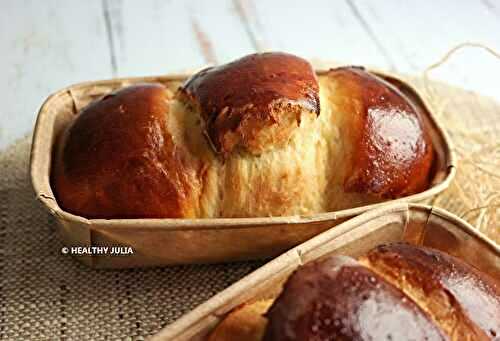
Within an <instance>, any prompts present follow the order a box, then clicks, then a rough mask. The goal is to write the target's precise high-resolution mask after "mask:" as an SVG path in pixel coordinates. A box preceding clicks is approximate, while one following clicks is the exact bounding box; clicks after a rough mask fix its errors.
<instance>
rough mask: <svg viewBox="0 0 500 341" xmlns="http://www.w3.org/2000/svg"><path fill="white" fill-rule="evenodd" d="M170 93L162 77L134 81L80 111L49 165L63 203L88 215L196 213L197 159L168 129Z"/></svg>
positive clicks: (151, 216)
mask: <svg viewBox="0 0 500 341" xmlns="http://www.w3.org/2000/svg"><path fill="white" fill-rule="evenodd" d="M170 97H171V96H170V94H169V92H168V91H167V90H166V88H165V87H164V86H162V85H159V84H140V85H135V86H130V87H127V88H124V89H122V90H119V91H117V92H115V93H113V94H110V95H107V96H105V97H103V98H102V99H100V100H98V101H96V102H93V103H91V104H90V105H89V106H87V107H86V108H84V109H83V110H82V111H81V112H80V113H79V115H78V116H77V118H76V119H75V121H74V122H73V123H72V125H71V126H70V127H69V128H68V129H67V131H66V132H65V134H64V136H63V138H62V141H61V142H60V149H59V152H58V154H57V155H56V160H55V165H54V168H55V169H54V173H53V183H54V184H55V186H54V187H55V192H56V196H57V200H58V203H59V204H60V205H61V207H62V208H64V209H65V210H67V211H69V212H71V213H74V214H78V215H82V216H85V217H88V218H159V217H192V216H194V205H195V203H196V202H197V197H198V195H199V194H198V193H199V190H200V186H201V185H200V182H199V179H198V175H197V172H198V169H199V167H200V165H199V162H198V161H196V160H193V159H192V158H190V157H189V155H188V153H186V151H185V150H184V149H183V148H182V147H181V146H179V145H178V144H176V142H175V141H174V139H173V137H172V135H171V134H170V133H169V132H168V129H167V123H168V118H169V100H170Z"/></svg>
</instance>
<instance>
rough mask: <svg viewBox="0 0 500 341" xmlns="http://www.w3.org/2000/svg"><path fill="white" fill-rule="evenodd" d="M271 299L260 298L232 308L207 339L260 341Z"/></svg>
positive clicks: (218, 340) (215, 340)
mask: <svg viewBox="0 0 500 341" xmlns="http://www.w3.org/2000/svg"><path fill="white" fill-rule="evenodd" d="M272 303H273V300H260V301H256V302H253V303H249V304H244V305H242V306H240V307H239V308H236V309H234V310H233V311H232V312H231V313H229V315H227V316H226V317H225V318H224V320H222V322H221V323H219V324H218V325H217V327H216V328H215V329H214V331H213V332H212V333H211V334H210V336H209V337H208V341H235V340H238V341H260V340H262V337H263V335H264V332H265V330H266V324H267V319H266V318H265V317H264V314H265V313H266V312H267V310H268V309H269V307H270V306H271V304H272Z"/></svg>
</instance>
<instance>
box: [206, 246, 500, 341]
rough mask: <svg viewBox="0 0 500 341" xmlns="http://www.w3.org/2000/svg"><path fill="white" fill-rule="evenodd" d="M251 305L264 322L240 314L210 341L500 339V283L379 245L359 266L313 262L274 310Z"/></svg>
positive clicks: (435, 256)
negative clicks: (222, 336) (256, 307)
mask: <svg viewBox="0 0 500 341" xmlns="http://www.w3.org/2000/svg"><path fill="white" fill-rule="evenodd" d="M267 304H269V303H267ZM252 306H253V305H252V304H248V305H245V306H243V307H242V308H240V309H241V310H243V311H246V314H257V315H258V316H257V317H255V316H252V317H251V318H248V317H247V316H248V315H245V314H242V313H241V312H239V310H237V311H236V312H234V313H231V314H229V315H228V317H227V318H226V319H224V320H223V321H222V322H221V323H220V324H219V325H218V326H217V327H216V329H215V330H214V332H213V333H212V334H211V337H210V338H209V340H210V341H221V340H230V339H231V335H232V336H233V339H234V340H240V341H261V340H264V341H281V340H286V341H292V340H302V341H307V340H457V341H458V340H498V339H499V337H500V287H499V284H498V283H496V282H495V281H494V280H493V279H491V278H490V277H488V276H487V275H485V274H483V273H481V272H479V271H477V270H476V269H474V268H472V267H471V266H469V265H467V264H466V263H464V262H463V261H461V260H459V259H457V258H455V257H452V256H449V255H447V254H444V253H442V252H440V251H437V250H434V249H429V248H426V247H417V246H413V245H409V244H405V243H393V244H389V245H383V246H380V247H378V248H375V249H374V250H372V251H370V252H369V253H368V254H367V255H365V256H362V257H360V258H359V259H358V260H355V259H352V258H350V257H345V256H329V257H327V258H324V259H320V260H317V261H313V262H310V263H308V264H306V265H305V266H302V267H300V268H299V269H298V270H296V271H295V272H294V273H293V274H292V275H291V276H290V277H289V278H288V280H287V282H286V283H285V285H284V287H283V290H282V292H281V294H280V295H279V296H278V298H277V299H276V300H275V301H274V303H273V304H272V306H271V307H270V309H269V310H267V309H265V307H264V308H263V307H262V303H260V306H259V309H258V310H256V309H254V308H252ZM254 321H259V323H255V322H254ZM242 330H245V333H242ZM218 335H224V338H217V337H216V336H218ZM261 335H263V336H261Z"/></svg>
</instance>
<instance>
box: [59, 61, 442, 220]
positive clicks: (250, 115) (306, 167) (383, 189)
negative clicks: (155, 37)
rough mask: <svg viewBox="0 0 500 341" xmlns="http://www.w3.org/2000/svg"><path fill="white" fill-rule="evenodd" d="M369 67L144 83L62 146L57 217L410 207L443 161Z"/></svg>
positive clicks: (398, 96)
mask: <svg viewBox="0 0 500 341" xmlns="http://www.w3.org/2000/svg"><path fill="white" fill-rule="evenodd" d="M414 102H415V101H412V100H410V99H409V98H408V97H407V96H406V95H405V94H403V93H402V92H401V91H400V90H399V89H398V88H397V86H393V85H392V84H391V83H389V82H387V81H385V80H384V79H382V78H380V77H378V76H376V75H374V74H371V73H369V72H367V71H365V70H363V69H362V68H356V67H345V68H338V69H334V70H331V71H330V72H328V73H326V74H323V75H320V76H318V77H317V76H316V75H315V74H314V72H313V70H312V68H311V66H310V64H309V63H308V62H307V61H305V60H303V59H301V58H298V57H296V56H292V55H289V54H284V53H264V54H255V55H250V56H247V57H244V58H241V59H239V60H237V61H235V62H233V63H229V64H227V65H223V66H219V67H215V68H209V69H206V70H203V71H200V72H199V73H197V74H195V75H194V76H193V77H191V78H190V79H189V80H187V81H186V83H185V84H184V86H182V87H181V88H180V89H179V91H178V92H177V93H176V94H172V93H170V92H169V91H168V90H167V89H166V88H165V87H163V86H162V85H158V84H141V85H135V86H131V87H127V88H124V89H122V90H119V91H117V92H116V93H114V94H110V95H108V96H105V97H104V98H103V99H100V100H98V101H96V102H94V103H92V104H90V105H89V106H88V107H86V108H84V109H83V110H82V111H81V112H80V113H79V114H78V115H77V117H76V119H75V121H74V122H73V123H72V124H71V125H70V126H69V127H68V129H67V130H66V132H65V133H64V134H63V136H62V138H61V139H60V140H59V143H58V148H57V152H56V154H55V156H54V165H53V172H52V184H53V187H54V192H55V194H56V198H57V201H58V203H59V205H60V206H61V207H62V208H63V209H65V210H66V211H69V212H71V213H74V214H78V215H81V216H84V217H87V218H214V217H228V218H238V217H267V216H289V215H297V214H303V215H307V214H315V213H320V212H329V211H336V210H341V209H346V208H352V207H356V206H361V205H367V204H371V203H375V202H380V201H382V200H386V199H391V198H397V197H401V196H406V195H411V194H414V193H417V192H420V191H423V190H425V189H426V188H427V187H428V184H429V178H430V176H431V168H432V162H433V155H434V151H433V148H432V143H431V140H430V137H429V134H428V132H427V130H426V127H425V126H424V123H423V121H422V119H421V115H422V114H423V110H424V109H423V108H422V107H420V106H419V105H418V103H414Z"/></svg>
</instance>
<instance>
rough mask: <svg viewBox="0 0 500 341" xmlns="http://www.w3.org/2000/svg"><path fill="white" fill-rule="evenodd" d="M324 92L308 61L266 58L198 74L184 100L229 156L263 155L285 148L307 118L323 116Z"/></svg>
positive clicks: (187, 86) (184, 92)
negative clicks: (321, 96) (192, 105)
mask: <svg viewBox="0 0 500 341" xmlns="http://www.w3.org/2000/svg"><path fill="white" fill-rule="evenodd" d="M318 92H319V89H318V82H317V79H316V75H315V73H314V71H313V69H312V67H311V65H310V64H309V63H308V62H307V61H305V60H304V59H301V58H299V57H296V56H293V55H290V54H286V53H260V54H252V55H249V56H246V57H243V58H241V59H238V60H236V61H234V62H232V63H229V64H225V65H222V66H218V67H213V68H208V69H205V70H202V71H200V72H198V73H197V74H195V75H194V76H192V77H191V78H190V79H189V80H188V81H187V82H186V83H185V84H184V86H183V87H182V89H181V92H180V95H181V97H182V98H184V100H185V101H193V102H194V103H195V106H196V107H197V108H198V109H199V110H200V113H201V117H202V118H203V120H204V121H205V125H206V133H207V135H208V137H209V138H210V140H211V142H212V144H213V146H214V147H215V148H216V150H217V151H218V152H220V153H222V154H223V155H227V154H229V153H231V152H232V151H233V150H234V149H235V148H238V147H239V148H242V149H244V150H246V151H248V152H250V153H253V154H258V153H260V152H262V151H263V150H266V149H268V148H269V147H273V146H276V145H282V144H284V143H285V142H286V141H287V140H288V138H289V137H290V134H291V132H292V131H293V129H294V127H296V126H297V125H299V124H300V120H301V115H302V114H303V112H308V113H311V114H315V115H319V95H318ZM268 128H271V129H273V130H272V131H267V129H268ZM270 145H271V146H270Z"/></svg>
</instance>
